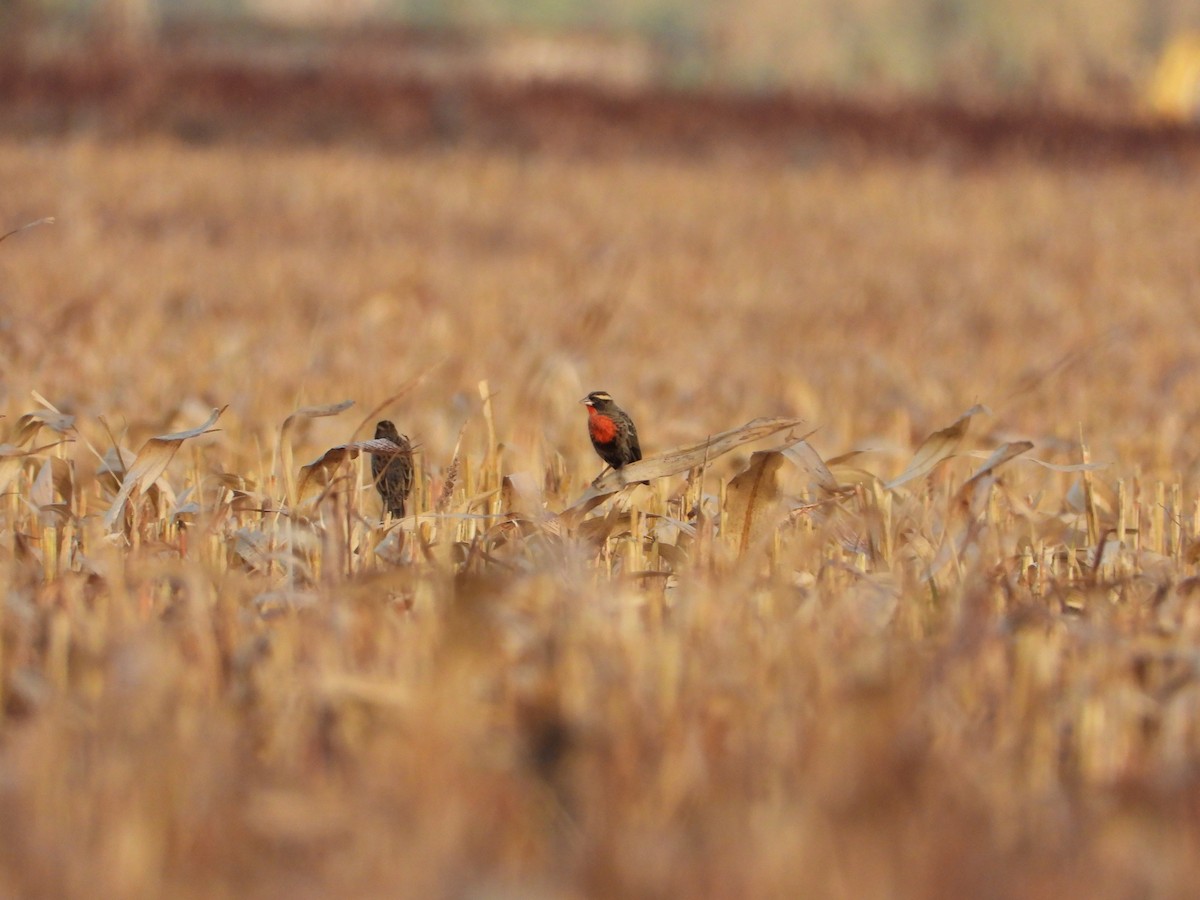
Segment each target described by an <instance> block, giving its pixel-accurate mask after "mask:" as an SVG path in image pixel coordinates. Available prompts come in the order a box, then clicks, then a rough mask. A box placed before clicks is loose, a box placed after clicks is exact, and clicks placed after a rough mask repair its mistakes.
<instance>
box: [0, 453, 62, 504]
mask: <svg viewBox="0 0 1200 900" xmlns="http://www.w3.org/2000/svg"><path fill="white" fill-rule="evenodd" d="M61 443H62V441H56V442H55V443H53V444H45V445H43V446H41V447H33V448H31V449H29V450H23V449H22V448H20V447H14V446H13V445H12V444H0V493H3V492H4V491H6V490H8V486H9V484H10V483H12V480H13V479H14V478H15V477H16V476H17V473H18V472H20V471H21V463H22V461H23V460H24V459H25V458H26V457H28V456H34V455H36V454H38V453H41V452H42V451H43V450H49V449H50V448H51V447H57V446H58V445H59V444H61Z"/></svg>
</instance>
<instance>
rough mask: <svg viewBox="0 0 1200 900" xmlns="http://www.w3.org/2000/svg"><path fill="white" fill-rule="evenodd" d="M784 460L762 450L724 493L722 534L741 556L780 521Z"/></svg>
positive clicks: (772, 452) (781, 456)
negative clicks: (779, 475)
mask: <svg viewBox="0 0 1200 900" xmlns="http://www.w3.org/2000/svg"><path fill="white" fill-rule="evenodd" d="M784 460H785V457H784V455H783V453H781V452H780V451H779V450H760V451H758V452H757V453H754V454H752V455H751V456H750V464H749V465H748V466H746V468H745V469H743V470H742V471H741V472H739V473H738V474H737V475H735V476H734V478H733V480H732V481H730V482H729V486H728V487H727V488H726V489H725V517H724V519H723V520H722V525H723V529H722V530H723V531H724V532H725V534H726V536H727V537H729V538H730V539H731V540H732V541H733V542H734V544H736V546H737V549H738V553H739V554H740V553H745V552H746V550H747V549H749V547H750V546H751V544H753V543H756V542H757V539H758V538H760V537H761V536H762V535H763V534H764V533H765V532H767V531H768V530H769V529H770V528H772V527H773V526H774V524H775V521H776V520H777V518H778V512H779V506H780V492H779V477H778V474H779V469H780V467H781V466H782V465H783V463H784Z"/></svg>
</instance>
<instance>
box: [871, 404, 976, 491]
mask: <svg viewBox="0 0 1200 900" xmlns="http://www.w3.org/2000/svg"><path fill="white" fill-rule="evenodd" d="M982 412H988V408H987V407H986V406H983V405H982V404H976V405H975V406H972V407H971V408H970V409H968V410H967V411H966V412H965V413H963V414H962V415H961V416H959V417H958V418H957V419H955V420H954V422H953V423H951V424H950V425H947V426H946V427H945V428H942V429H940V430H938V431H935V432H934V433H933V434H931V435H929V437H927V438H925V440H924V441H922V442H921V446H920V447H918V448H917V452H916V453H914V454H913V458H912V461H911V462H910V463H909V464H908V468H907V469H905V470H904V471H903V472H901V473H900V475H899V476H897V477H896V478H895V479H893V480H892V481H889V482H888V483H887V484H885V485H884V487H885V488H887V489H888V490H889V491H891V490H895V489H896V488H898V487H900V485H902V484H907V483H908V482H910V481H912V480H913V479H914V478H920V477H922V476H924V475H928V474H929V473H930V472H932V471H933V470H934V469H936V468H937V467H938V464H939V463H941V462H943V461H945V460H947V459H949V458H950V457H951V456H953V455H954V451H956V450H957V449H958V445H959V444H961V443H962V439H963V438H964V437H965V436H966V434H967V428H968V427H969V426H970V424H971V419H972V418H973V417H975V416H976V415H978V414H979V413H982Z"/></svg>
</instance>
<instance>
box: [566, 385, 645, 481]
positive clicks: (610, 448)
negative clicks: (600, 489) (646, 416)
mask: <svg viewBox="0 0 1200 900" xmlns="http://www.w3.org/2000/svg"><path fill="white" fill-rule="evenodd" d="M579 402H580V403H583V404H586V405H587V408H588V436H589V437H591V439H592V446H593V447H595V448H596V452H597V453H599V454H600V458H601V459H602V460H604V461H605V462H606V463H608V464H609V465H610V466H612V467H613V468H614V469H619V468H621V466H624V465H627V464H628V463H632V462H637V461H638V460H639V459H641V458H642V448H641V445H640V444H638V434H637V429H636V428H635V427H634V425H633V419H631V418H629V414H628V413H627V412H625V410H623V409H621V407H619V406H617V404H615V403H613V398H612V397H611V396H610V395H609V393H608V391H592V392H591V393H590V394H588V395H587V396H586V397H584V398H583V399H582V400H580V401H579Z"/></svg>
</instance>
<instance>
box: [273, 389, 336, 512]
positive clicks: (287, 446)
mask: <svg viewBox="0 0 1200 900" xmlns="http://www.w3.org/2000/svg"><path fill="white" fill-rule="evenodd" d="M353 405H354V401H353V400H342V401H341V402H339V403H327V404H325V405H324V406H305V407H302V408H300V409H298V410H296V411H295V412H294V413H292V414H291V415H290V416H288V417H287V418H286V419H284V420H283V425H281V426H280V428H279V457H280V460H279V461H280V464H281V465H282V466H283V478H284V487H285V490H286V491H287V498H288V504H289V505H295V502H296V491H297V487H296V481H295V478H294V477H293V476H292V472H293V470H294V466H295V458H294V457H293V456H292V442H291V441H290V440H288V437H289V435H290V434H291V431H292V429H293V428H295V427H296V424H297V423H298V422H300V421H302V420H304V419H320V418H324V417H326V416H336V415H338V414H339V413H343V412H345V411H346V410H348V409H349V408H350V407H352V406H353ZM310 465H311V463H310Z"/></svg>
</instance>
